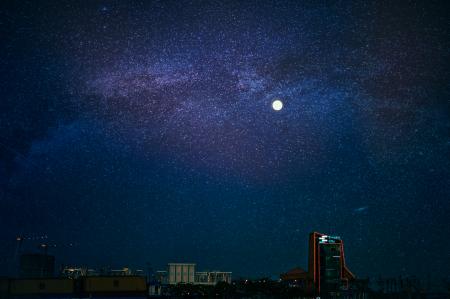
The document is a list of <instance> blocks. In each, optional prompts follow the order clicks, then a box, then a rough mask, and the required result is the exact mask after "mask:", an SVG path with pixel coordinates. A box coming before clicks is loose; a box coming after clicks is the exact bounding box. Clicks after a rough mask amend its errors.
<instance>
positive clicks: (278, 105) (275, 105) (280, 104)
mask: <svg viewBox="0 0 450 299" xmlns="http://www.w3.org/2000/svg"><path fill="white" fill-rule="evenodd" d="M272 109H273V110H275V111H280V110H281V109H283V102H282V101H280V100H275V101H273V102H272Z"/></svg>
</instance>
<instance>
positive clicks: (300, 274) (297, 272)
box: [280, 267, 309, 280]
mask: <svg viewBox="0 0 450 299" xmlns="http://www.w3.org/2000/svg"><path fill="white" fill-rule="evenodd" d="M280 278H281V279H282V280H301V279H306V278H309V275H308V272H306V271H305V270H303V269H302V268H300V267H296V268H294V269H291V270H289V271H288V272H286V273H283V274H281V275H280Z"/></svg>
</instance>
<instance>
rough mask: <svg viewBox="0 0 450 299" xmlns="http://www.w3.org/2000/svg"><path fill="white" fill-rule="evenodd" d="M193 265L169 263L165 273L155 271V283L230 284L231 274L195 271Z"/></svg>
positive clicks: (194, 265)
mask: <svg viewBox="0 0 450 299" xmlns="http://www.w3.org/2000/svg"><path fill="white" fill-rule="evenodd" d="M195 268H196V264H194V263H169V264H168V267H167V269H168V270H167V271H156V272H155V281H156V282H157V283H158V284H162V285H164V284H171V285H174V284H179V283H182V284H201V285H216V284H217V283H219V282H227V283H231V274H232V273H231V272H223V271H202V272H196V271H195Z"/></svg>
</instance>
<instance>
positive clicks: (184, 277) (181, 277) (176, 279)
mask: <svg viewBox="0 0 450 299" xmlns="http://www.w3.org/2000/svg"><path fill="white" fill-rule="evenodd" d="M168 273H169V284H179V283H195V264H192V263H169V271H168Z"/></svg>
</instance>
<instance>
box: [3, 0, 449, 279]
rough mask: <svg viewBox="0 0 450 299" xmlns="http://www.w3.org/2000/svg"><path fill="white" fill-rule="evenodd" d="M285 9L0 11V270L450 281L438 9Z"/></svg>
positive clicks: (445, 106)
mask: <svg viewBox="0 0 450 299" xmlns="http://www.w3.org/2000/svg"><path fill="white" fill-rule="evenodd" d="M299 2H300V1H292V2H288V1H283V2H282V3H280V2H279V1H273V2H269V1H242V2H241V3H239V2H230V1H227V2H226V3H224V2H222V1H191V2H188V1H167V2H166V1H161V2H159V1H154V2H147V1H142V2H141V1H85V2H80V1H77V2H75V1H67V2H64V1H54V3H52V2H49V1H17V2H15V3H12V2H11V3H2V4H1V15H0V30H1V33H0V37H1V43H0V65H1V70H2V71H1V78H0V90H1V100H0V133H1V134H0V188H1V189H0V190H1V192H0V225H1V229H0V238H1V243H2V244H4V246H1V247H0V253H1V255H2V258H1V259H0V265H2V267H1V268H2V269H7V267H6V266H9V267H10V268H11V267H12V266H10V265H11V260H12V257H13V255H14V248H15V243H14V242H15V241H14V240H15V236H17V235H26V236H42V235H47V236H48V240H49V242H53V243H55V244H57V245H58V247H57V248H55V249H51V251H52V253H54V254H56V256H57V258H58V262H60V263H75V264H88V265H91V266H92V267H96V266H101V265H112V266H115V267H118V266H124V265H130V266H139V267H143V266H144V265H145V263H146V262H149V263H150V264H151V265H153V267H154V268H163V267H164V265H165V264H166V263H168V262H174V261H187V262H197V263H198V267H199V268H201V269H221V270H227V271H233V272H234V273H236V275H249V276H263V275H266V276H276V275H278V274H279V273H280V272H283V271H286V270H288V269H290V268H292V267H294V266H298V265H299V266H302V267H304V268H306V259H307V238H308V233H309V232H311V231H314V230H316V231H320V232H323V233H329V234H333V235H340V236H342V238H343V239H344V241H345V243H346V257H347V263H348V266H349V268H350V269H351V270H352V271H353V272H354V273H355V274H356V275H358V276H363V277H364V276H367V275H370V276H373V275H379V274H384V275H396V276H398V275H411V274H417V273H420V274H421V275H423V276H425V275H428V274H430V275H435V276H445V275H448V268H449V267H450V258H449V255H448V249H447V248H448V247H449V246H450V239H449V238H447V237H448V235H449V234H450V223H449V216H448V215H449V214H450V203H449V199H450V190H449V186H450V171H449V169H450V160H449V154H450V151H449V148H450V138H449V136H450V134H449V132H450V116H449V115H450V105H449V88H448V87H449V86H448V83H449V73H448V61H450V60H449V58H450V57H449V50H448V49H449V43H448V40H447V38H448V36H449V31H448V22H447V21H448V18H447V17H448V16H447V15H446V7H445V5H443V3H444V2H442V3H440V2H434V1H427V3H426V4H416V3H413V2H407V3H406V2H405V3H403V4H399V3H397V2H395V3H394V2H393V3H391V4H380V3H376V2H379V1H374V2H371V3H369V2H367V3H364V4H363V3H360V4H355V3H353V2H354V1H348V2H346V1H338V2H333V3H331V2H321V1H310V2H303V3H299ZM275 99H280V100H281V101H282V102H283V104H284V107H283V109H282V110H281V111H274V110H273V109H272V108H271V104H272V102H273V101H274V100H275ZM27 243H28V244H25V245H26V246H28V249H33V248H34V247H35V246H36V245H37V243H36V242H34V241H29V242H27ZM35 243H36V244H35ZM68 244H73V245H72V246H69V245H68ZM4 272H5V271H4Z"/></svg>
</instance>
